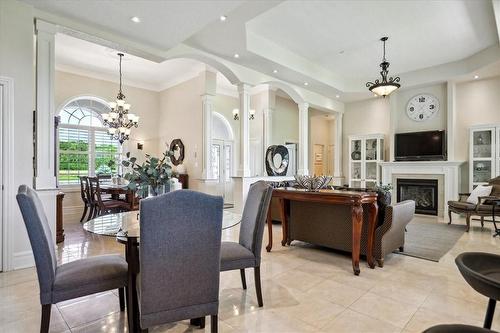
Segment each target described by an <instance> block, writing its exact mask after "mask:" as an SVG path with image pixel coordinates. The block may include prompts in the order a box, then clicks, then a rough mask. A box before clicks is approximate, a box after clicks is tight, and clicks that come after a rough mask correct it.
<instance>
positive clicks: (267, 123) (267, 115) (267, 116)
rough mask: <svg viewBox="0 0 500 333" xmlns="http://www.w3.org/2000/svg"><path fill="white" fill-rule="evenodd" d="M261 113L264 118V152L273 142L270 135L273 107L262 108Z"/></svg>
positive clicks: (271, 133)
mask: <svg viewBox="0 0 500 333" xmlns="http://www.w3.org/2000/svg"><path fill="white" fill-rule="evenodd" d="M262 113H263V118H264V126H263V127H264V154H265V153H266V150H267V148H269V146H270V145H271V143H272V142H273V140H272V135H273V132H272V131H273V113H274V109H273V108H264V110H262Z"/></svg>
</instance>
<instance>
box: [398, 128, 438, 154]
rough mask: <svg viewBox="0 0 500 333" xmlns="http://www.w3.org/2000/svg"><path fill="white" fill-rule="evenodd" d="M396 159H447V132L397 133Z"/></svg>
mask: <svg viewBox="0 0 500 333" xmlns="http://www.w3.org/2000/svg"><path fill="white" fill-rule="evenodd" d="M395 159H396V161H445V160H446V132H445V131H425V132H413V133H397V134H396V135H395Z"/></svg>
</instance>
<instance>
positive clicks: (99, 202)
mask: <svg viewBox="0 0 500 333" xmlns="http://www.w3.org/2000/svg"><path fill="white" fill-rule="evenodd" d="M88 181H89V186H90V196H91V198H92V203H93V205H94V207H95V210H94V214H93V217H97V216H102V215H106V214H110V213H117V212H123V211H128V210H130V205H129V204H128V203H126V202H124V201H122V200H113V199H107V200H103V196H102V194H103V192H102V191H101V186H100V183H99V178H98V177H89V178H88Z"/></svg>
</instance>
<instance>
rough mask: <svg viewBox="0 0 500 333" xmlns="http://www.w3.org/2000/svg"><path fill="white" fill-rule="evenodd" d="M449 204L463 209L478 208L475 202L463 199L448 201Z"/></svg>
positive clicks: (471, 209) (472, 209)
mask: <svg viewBox="0 0 500 333" xmlns="http://www.w3.org/2000/svg"><path fill="white" fill-rule="evenodd" d="M448 206H449V207H452V208H455V209H458V210H463V211H474V210H475V209H476V205H475V204H472V203H469V202H463V201H448Z"/></svg>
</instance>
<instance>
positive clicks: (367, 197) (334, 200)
mask: <svg viewBox="0 0 500 333" xmlns="http://www.w3.org/2000/svg"><path fill="white" fill-rule="evenodd" d="M273 197H274V198H277V199H279V203H280V216H281V226H282V230H283V240H282V241H281V245H283V246H285V245H290V239H289V234H288V230H289V228H288V214H287V211H288V207H289V202H290V201H305V202H319V203H326V204H332V205H348V206H351V214H352V269H353V271H354V274H355V275H359V273H360V269H359V256H360V251H361V230H362V226H363V204H368V205H369V225H368V242H367V254H366V258H367V261H368V265H369V266H370V268H375V260H374V257H373V241H374V237H375V227H376V224H377V212H378V205H377V193H375V192H356V191H337V190H320V191H319V192H307V191H305V190H302V189H295V188H277V189H274V190H273ZM267 226H268V232H269V243H268V245H267V246H266V250H267V252H270V251H271V249H272V247H273V231H272V228H273V223H272V219H271V209H269V211H268V214H267Z"/></svg>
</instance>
